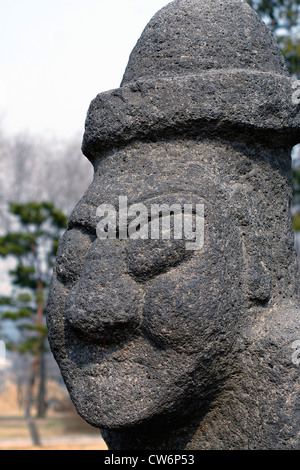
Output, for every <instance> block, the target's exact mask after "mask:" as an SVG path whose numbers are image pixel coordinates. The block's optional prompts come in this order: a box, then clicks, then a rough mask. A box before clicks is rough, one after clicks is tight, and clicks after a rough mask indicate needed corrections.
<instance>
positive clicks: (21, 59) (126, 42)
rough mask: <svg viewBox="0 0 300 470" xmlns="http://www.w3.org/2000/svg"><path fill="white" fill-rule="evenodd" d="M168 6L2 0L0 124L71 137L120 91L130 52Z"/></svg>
mask: <svg viewBox="0 0 300 470" xmlns="http://www.w3.org/2000/svg"><path fill="white" fill-rule="evenodd" d="M168 3H169V0H140V1H139V0H51V1H50V0H0V7H1V9H0V11H1V17H0V67H1V73H0V123H1V127H2V128H3V129H4V131H5V132H6V133H8V134H11V135H15V134H17V133H23V132H28V133H30V134H33V135H44V136H45V137H51V136H52V135H54V136H58V137H61V138H69V137H72V136H73V135H75V134H76V133H78V132H83V130H84V121H85V118H86V113H87V110H88V107H89V104H90V102H91V100H92V99H93V98H95V97H96V96H97V94H98V93H101V92H103V91H106V90H110V89H113V88H118V87H119V85H120V82H121V80H122V76H123V73H124V71H125V68H126V65H127V62H128V58H129V55H130V52H131V50H132V49H133V47H134V46H135V44H136V42H137V40H138V38H139V37H140V35H141V33H142V31H143V29H144V27H145V26H146V24H147V23H148V21H149V20H150V19H151V18H152V16H153V15H154V14H155V13H156V12H157V11H158V10H159V9H160V8H162V7H164V6H165V5H167V4H168Z"/></svg>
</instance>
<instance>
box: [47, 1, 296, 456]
mask: <svg viewBox="0 0 300 470" xmlns="http://www.w3.org/2000/svg"><path fill="white" fill-rule="evenodd" d="M295 84H296V85H297V82H295V81H293V80H292V79H291V78H290V77H289V74H288V72H287V68H286V66H285V63H284V59H283V57H282V55H281V53H280V51H279V49H278V47H277V45H276V42H275V40H274V37H273V36H272V34H271V33H270V32H269V30H268V29H267V27H266V26H265V25H264V23H263V22H262V21H261V20H260V18H259V17H258V15H257V14H256V13H255V12H254V11H253V10H252V9H251V8H250V7H249V5H248V4H247V3H246V2H245V1H242V0H222V1H221V0H220V1H218V0H205V1H204V0H176V1H174V2H172V3H170V4H169V5H167V6H166V7H165V8H163V9H162V10H161V11H159V12H158V13H157V14H156V15H155V16H154V18H153V19H152V20H151V21H150V23H149V24H148V26H147V27H146V29H145V30H144V32H143V34H142V36H141V38H140V39H139V41H138V43H137V45H136V47H135V48H134V50H133V52H132V54H131V57H130V60H129V64H128V67H127V69H126V72H125V75H124V78H123V81H122V84H121V87H120V88H119V89H117V90H112V91H108V92H105V93H101V94H100V95H99V96H97V97H96V98H95V100H94V101H93V102H92V103H91V105H90V109H89V111H88V116H87V120H86V131H85V135H84V140H83V153H84V154H85V155H86V157H87V158H89V160H90V161H91V162H92V164H93V165H94V168H95V177H94V180H93V183H92V184H91V186H90V187H89V189H88V190H87V192H86V193H85V195H84V196H83V198H82V199H81V201H80V202H79V203H78V205H77V206H76V208H75V209H74V211H73V213H72V214H71V216H70V219H69V225H68V230H67V232H66V234H65V235H64V236H63V238H62V240H61V243H60V247H59V250H58V255H57V262H56V267H55V270H54V275H53V280H52V285H51V289H50V295H49V301H48V307H47V322H48V329H49V341H50V345H51V348H52V351H53V354H54V356H55V358H56V360H57V362H58V364H59V367H60V369H61V372H62V375H63V378H64V380H65V382H66V385H67V387H68V390H69V393H70V396H71V398H72V400H73V402H74V404H75V406H76V408H77V411H78V413H79V414H80V415H81V416H82V417H83V418H84V419H85V420H86V421H87V422H88V423H90V424H91V425H93V426H96V427H98V428H99V429H100V430H101V432H102V435H103V437H104V439H105V441H106V443H107V445H108V447H109V449H111V450H122V449H130V450H134V449H167V450H172V449H176V450H183V449H186V450H195V449H196V450H197V449H300V434H299V433H300V421H299V417H300V414H299V391H300V377H299V373H300V366H299V365H298V364H299V361H298V360H296V359H297V349H295V348H296V347H297V344H299V343H297V342H299V341H300V317H299V312H300V310H299V293H298V287H299V277H298V266H297V261H296V254H295V251H294V242H293V230H292V225H291V220H290V213H289V205H290V200H291V195H292V191H291V158H290V155H291V150H292V147H293V146H294V145H295V144H296V143H298V142H299V141H300V132H299V131H300V106H299V104H298V103H297V99H295ZM120 203H121V204H120ZM174 204H175V206H174V207H178V206H180V207H181V208H182V213H180V212H176V210H174V211H171V210H170V211H169V217H168V216H167V215H166V214H167V212H166V211H164V210H161V211H158V214H159V217H158V218H156V220H155V221H154V222H155V223H157V222H158V223H159V224H163V223H164V222H166V221H168V220H169V225H170V227H171V229H172V230H170V231H169V234H170V237H169V239H168V237H163V236H162V237H160V238H153V237H152V236H150V235H149V236H148V237H147V236H145V235H147V234H150V229H149V230H148V228H149V227H150V225H151V223H152V222H153V221H152V219H151V217H150V215H152V212H150V209H149V213H148V214H149V220H148V217H146V222H145V217H141V213H142V212H143V211H142V207H147V208H150V207H151V208H153V207H155V208H156V209H157V207H158V206H159V207H160V208H161V207H162V205H164V208H165V207H167V206H168V207H169V208H171V207H172V206H173V205H174ZM191 207H192V208H193V210H192V211H191V215H192V217H193V230H194V232H193V233H194V235H195V234H196V233H198V232H197V230H196V228H195V227H196V225H197V220H198V218H197V214H198V212H199V211H198V212H197V209H195V208H197V207H198V209H199V208H204V218H203V219H204V223H203V224H202V225H203V226H202V232H203V233H202V241H201V242H199V240H198V242H199V243H198V244H197V243H196V240H194V242H195V248H194V249H191V247H189V249H188V248H187V244H186V242H187V240H191V239H192V237H190V238H188V237H187V236H186V232H184V230H182V232H181V233H182V237H181V238H182V239H180V237H179V236H178V233H179V232H178V230H177V229H176V236H175V228H176V227H175V226H176V220H177V219H176V217H177V218H178V215H180V214H181V215H182V220H183V216H184V215H185V214H184V210H187V209H188V208H189V209H190V208H191ZM99 208H100V209H99ZM111 208H115V213H114V212H113V210H112V209H111ZM109 213H110V215H108V214H109ZM199 213H201V210H200V212H199ZM150 219H151V220H150ZM175 219H176V220H175ZM141 220H143V221H144V222H143V223H144V225H145V223H148V225H149V227H148V228H147V226H146V228H147V230H146V231H145V230H144V228H145V227H144V225H143V224H142V223H141ZM199 220H200V219H199ZM124 221H125V222H124ZM114 222H116V223H115V226H114ZM154 222H153V223H154ZM101 224H102V225H101ZM124 224H125V225H124ZM126 224H127V225H126ZM104 225H105V229H103V230H102V231H101V227H102V228H103V226H104ZM166 226H167V225H166ZM182 226H183V227H184V225H182ZM134 227H135V230H134ZM151 227H152V226H151ZM177 228H178V226H177ZM127 229H128V230H127ZM190 233H192V232H191V230H190ZM199 233H200V232H199ZM142 235H143V236H142Z"/></svg>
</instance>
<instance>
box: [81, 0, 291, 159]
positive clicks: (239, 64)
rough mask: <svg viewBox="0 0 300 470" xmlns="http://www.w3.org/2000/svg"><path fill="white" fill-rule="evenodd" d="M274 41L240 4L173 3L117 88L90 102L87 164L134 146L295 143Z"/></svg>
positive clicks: (214, 0) (223, 0) (285, 78)
mask: <svg viewBox="0 0 300 470" xmlns="http://www.w3.org/2000/svg"><path fill="white" fill-rule="evenodd" d="M293 84H294V82H293V80H292V79H291V78H290V76H289V73H288V71H287V68H286V65H285V62H284V58H283V56H282V54H281V52H280V50H279V48H278V46H277V43H276V41H275V38H274V36H273V35H272V33H271V32H270V31H269V29H268V28H267V26H266V25H265V24H264V23H263V21H262V20H261V19H260V18H259V16H258V15H257V14H256V13H255V12H254V10H252V8H250V6H249V5H248V4H247V3H246V2H245V1H243V0H176V1H174V2H172V3H170V4H168V5H167V6H166V7H165V8H163V9H162V10H160V11H159V12H158V13H157V14H156V15H155V16H154V17H153V18H152V20H151V21H150V22H149V24H148V25H147V26H146V28H145V30H144V32H143V34H142V36H141V38H140V39H139V41H138V43H137V45H136V46H135V48H134V50H133V51H132V53H131V56H130V60H129V63H128V66H127V69H126V71H125V74H124V78H123V81H122V84H121V86H120V88H118V89H116V90H110V91H107V92H104V93H101V94H99V95H98V96H97V97H96V98H95V99H94V100H93V101H92V103H91V105H90V108H89V111H88V115H87V119H86V128H85V135H84V139H83V146H82V150H83V153H84V154H85V155H86V156H87V157H88V158H89V159H90V160H91V161H94V160H95V159H97V158H99V156H101V154H103V152H105V151H108V150H110V149H112V148H116V147H119V146H122V145H126V144H128V143H130V142H132V141H134V140H136V139H138V140H157V139H159V138H162V137H163V138H167V137H168V136H170V137H172V136H177V137H178V136H180V135H183V134H185V135H187V134H188V133H190V134H193V135H200V133H202V132H204V131H205V130H206V131H207V130H208V131H209V132H210V133H211V132H215V133H216V132H217V133H220V132H222V130H223V131H225V130H226V132H230V131H232V132H235V131H238V132H241V130H242V131H246V130H248V129H254V130H262V131H264V132H267V131H276V133H277V134H278V132H279V131H280V133H282V135H285V136H287V137H288V139H289V140H290V142H291V143H293V144H296V143H298V142H299V141H300V138H299V135H300V132H299V131H300V106H299V104H297V103H296V104H295V103H293V99H292V96H293V93H294V91H295V90H294V88H293Z"/></svg>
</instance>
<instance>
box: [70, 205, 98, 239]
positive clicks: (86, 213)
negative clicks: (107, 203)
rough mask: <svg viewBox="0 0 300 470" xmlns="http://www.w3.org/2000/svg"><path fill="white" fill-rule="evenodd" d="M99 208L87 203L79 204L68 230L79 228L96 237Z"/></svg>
mask: <svg viewBox="0 0 300 470" xmlns="http://www.w3.org/2000/svg"><path fill="white" fill-rule="evenodd" d="M96 211H97V207H95V206H91V205H87V204H85V203H80V204H78V206H77V207H75V209H74V210H73V212H72V213H71V215H70V217H69V221H68V230H72V229H73V228H79V229H82V230H84V231H85V232H88V233H90V234H91V235H96V227H97V217H96Z"/></svg>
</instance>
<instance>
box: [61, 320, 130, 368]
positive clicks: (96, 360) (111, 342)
mask: <svg viewBox="0 0 300 470" xmlns="http://www.w3.org/2000/svg"><path fill="white" fill-rule="evenodd" d="M65 331H66V347H67V352H68V358H69V359H70V360H71V361H72V363H74V364H75V365H76V366H77V367H78V368H79V369H81V370H82V372H85V373H88V374H89V375H99V368H100V367H101V368H102V366H103V362H106V361H110V362H115V363H116V364H117V363H120V362H124V361H126V360H127V359H128V356H129V353H130V349H131V348H130V347H129V343H131V342H132V338H130V339H129V338H126V339H124V338H123V339H120V338H118V336H117V335H116V336H115V337H114V338H112V337H110V336H108V337H107V338H105V336H103V337H101V339H100V337H95V336H92V335H90V334H89V332H88V333H87V332H83V331H81V330H78V329H76V328H74V327H73V326H71V325H70V324H67V325H66V328H65Z"/></svg>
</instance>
